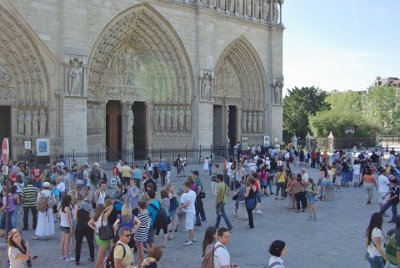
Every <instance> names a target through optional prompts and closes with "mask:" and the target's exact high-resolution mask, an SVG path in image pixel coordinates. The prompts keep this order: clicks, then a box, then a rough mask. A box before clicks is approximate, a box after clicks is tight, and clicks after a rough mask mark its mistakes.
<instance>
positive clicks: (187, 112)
mask: <svg viewBox="0 0 400 268" xmlns="http://www.w3.org/2000/svg"><path fill="white" fill-rule="evenodd" d="M191 130H192V113H191V111H190V109H186V110H185V131H186V132H190V131H191Z"/></svg>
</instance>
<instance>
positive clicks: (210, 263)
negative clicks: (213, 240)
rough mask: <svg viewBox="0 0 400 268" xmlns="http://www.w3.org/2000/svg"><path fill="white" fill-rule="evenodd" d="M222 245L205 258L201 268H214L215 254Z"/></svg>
mask: <svg viewBox="0 0 400 268" xmlns="http://www.w3.org/2000/svg"><path fill="white" fill-rule="evenodd" d="M221 247H222V246H221V245H218V246H217V247H215V248H213V250H211V251H210V252H209V253H208V254H207V255H206V256H204V259H203V261H202V262H201V268H214V253H215V250H216V249H217V248H221Z"/></svg>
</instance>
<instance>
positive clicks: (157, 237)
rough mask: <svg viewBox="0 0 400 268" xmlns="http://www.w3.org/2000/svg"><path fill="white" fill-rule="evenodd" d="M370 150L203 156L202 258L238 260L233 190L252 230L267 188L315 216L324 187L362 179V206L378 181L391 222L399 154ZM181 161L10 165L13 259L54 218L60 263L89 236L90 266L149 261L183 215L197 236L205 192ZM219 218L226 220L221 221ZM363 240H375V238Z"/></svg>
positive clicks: (7, 216)
mask: <svg viewBox="0 0 400 268" xmlns="http://www.w3.org/2000/svg"><path fill="white" fill-rule="evenodd" d="M314 155H317V157H318V158H317V159H315V158H314ZM392 155H393V156H392ZM376 156H378V155H377V154H376V153H375V152H372V155H369V154H367V153H364V152H362V153H360V154H359V155H358V156H357V157H356V158H355V159H354V161H352V159H353V158H354V156H353V155H351V156H349V155H348V154H346V153H345V152H341V151H336V152H334V153H333V154H332V155H331V156H329V155H328V153H327V152H323V153H321V152H320V151H319V150H314V151H311V152H308V151H307V150H305V149H301V150H296V148H289V149H288V150H285V151H282V150H278V149H275V148H270V149H269V150H265V149H264V148H262V149H261V150H259V148H255V149H254V150H253V149H252V150H250V151H249V152H246V153H236V154H235V158H232V159H229V160H227V159H225V160H224V161H223V162H222V164H221V166H220V164H219V163H215V162H213V158H212V156H211V155H210V156H207V157H205V159H204V164H203V176H210V178H211V195H210V196H209V197H208V198H215V213H216V215H217V217H216V222H215V224H214V225H212V226H211V227H209V228H207V230H206V233H205V236H204V240H203V257H204V259H203V264H204V263H207V256H209V254H211V253H212V260H211V262H212V263H213V265H214V267H225V266H226V267H229V266H228V265H231V267H237V265H236V264H234V263H233V262H232V263H231V261H230V256H229V252H228V250H227V248H226V245H227V244H228V243H229V240H230V231H231V230H232V229H233V228H234V226H233V224H232V222H231V220H230V217H229V213H228V212H227V211H226V204H227V203H228V202H230V201H229V200H228V193H230V192H231V193H233V197H232V199H233V202H234V204H235V210H234V212H233V214H234V215H236V214H238V213H239V210H240V209H242V208H243V207H244V209H245V211H246V214H247V218H248V227H249V228H250V229H253V228H255V227H256V223H255V219H254V214H259V215H262V214H263V211H262V200H263V198H262V197H263V196H265V197H267V196H272V197H274V199H275V200H277V201H279V200H286V199H289V200H292V201H291V202H292V203H291V208H293V210H294V211H295V212H297V213H301V212H306V211H307V210H308V213H309V216H310V219H313V220H317V214H316V209H315V206H314V204H315V202H316V201H317V200H318V199H319V200H321V201H322V200H325V199H326V198H328V193H329V191H330V189H331V188H336V191H341V188H342V187H349V186H354V187H360V186H362V185H363V187H364V188H365V190H366V192H367V193H368V200H367V204H370V203H371V200H372V198H373V189H374V188H378V189H379V200H380V203H381V205H380V211H379V215H386V214H385V211H386V210H387V209H389V208H391V209H392V213H393V217H392V219H391V221H392V222H396V219H397V209H396V206H397V202H398V196H399V187H398V186H397V181H396V183H395V180H396V170H395V169H394V167H395V166H396V164H397V162H399V161H398V158H397V157H396V156H395V153H393V154H392V153H391V156H390V157H389V160H388V161H387V162H383V161H382V159H381V158H380V157H379V156H378V157H376ZM307 159H309V160H310V159H311V161H308V160H307ZM313 159H314V160H313ZM186 164H187V161H186V158H184V157H181V156H180V155H179V156H178V157H177V158H176V160H175V161H174V162H173V163H172V165H171V164H170V163H168V162H167V161H164V160H163V159H160V161H159V162H158V163H153V162H152V161H151V159H148V161H147V162H146V164H145V166H144V167H142V168H140V167H139V166H138V165H135V166H134V167H133V168H132V167H130V166H129V165H128V163H126V162H122V161H118V162H116V163H115V164H114V167H113V169H112V174H111V178H107V173H106V172H105V171H104V169H102V167H101V166H100V165H99V164H98V163H93V164H90V163H86V164H84V165H82V166H79V165H78V164H77V163H76V162H75V161H72V162H71V165H70V167H67V165H66V163H65V161H64V160H63V159H62V158H60V160H59V161H56V162H54V163H52V164H48V165H47V166H46V167H45V168H44V169H40V168H39V167H38V166H34V167H32V168H31V167H30V165H29V163H28V162H25V163H23V164H22V165H20V163H19V162H17V161H15V162H13V163H11V164H10V185H9V187H6V186H5V185H3V186H2V201H3V202H2V206H1V209H0V212H3V217H2V220H1V225H0V229H1V230H2V231H1V232H0V236H6V235H8V241H9V242H8V244H9V254H8V255H9V261H10V264H11V267H29V266H31V265H32V261H34V260H36V259H37V258H38V257H37V256H31V255H30V251H29V244H28V243H27V242H25V241H24V240H23V239H22V234H23V232H24V231H26V230H28V229H29V227H31V228H32V229H33V230H35V236H34V237H33V239H38V240H48V239H52V238H53V237H54V236H55V235H56V230H57V229H56V226H57V225H59V229H60V232H59V233H58V234H57V235H60V258H61V259H62V260H64V261H65V262H75V263H76V264H77V265H79V264H80V263H81V260H82V256H81V249H82V242H83V238H86V241H87V246H88V248H89V256H87V257H88V261H89V262H93V266H95V267H96V268H100V267H103V266H104V265H105V264H107V263H109V264H110V265H112V266H110V267H135V266H133V265H138V266H139V267H156V265H157V262H158V261H159V260H160V259H161V256H162V254H163V248H166V247H167V246H168V241H169V240H172V239H174V238H175V237H176V230H177V226H178V222H179V218H180V217H181V218H183V219H184V221H181V224H184V226H180V227H182V229H185V230H186V231H187V233H188V234H187V235H188V237H187V239H186V240H185V241H183V242H182V245H183V246H190V245H193V244H194V243H196V242H197V238H196V234H195V226H201V225H202V223H204V221H206V213H205V209H204V201H203V200H204V199H205V198H206V193H205V189H204V186H203V181H202V179H201V175H200V173H199V172H198V171H197V170H194V171H192V172H191V173H192V174H191V175H190V176H187V177H186V176H185V175H186V170H185V168H186ZM293 165H299V166H300V168H301V172H300V173H299V174H295V173H294V172H292V169H293ZM172 166H174V167H175V168H176V174H177V178H180V177H186V179H185V180H184V182H183V184H182V185H181V186H182V190H178V191H176V190H175V189H174V186H173V184H171V181H170V180H171V179H170V178H171V169H172ZM220 167H221V169H220ZM309 168H318V169H319V177H315V178H311V177H309V175H308V174H307V169H309ZM375 172H379V176H378V179H375ZM387 174H388V176H386V175H387ZM385 178H386V179H385ZM111 182H112V183H111ZM273 185H275V187H273ZM110 186H113V188H112V189H110ZM273 189H274V191H275V192H274V191H273ZM396 196H397V198H396ZM20 207H21V210H22V211H23V221H22V222H23V226H22V228H21V229H19V228H18V227H19V226H18V223H19V220H18V214H19V213H18V211H19V210H20ZM6 212H7V213H6ZM29 214H31V221H30V219H29ZM221 219H224V222H225V224H226V227H220V224H221ZM30 223H31V224H30ZM161 230H162V231H163V234H162V235H161V234H160V232H161ZM375 233H376V231H375ZM375 233H372V231H371V234H370V237H371V236H372V235H373V236H377V235H376V234H375ZM369 241H374V242H375V240H374V239H373V238H370V239H369ZM95 244H96V246H97V247H95ZM370 244H371V242H370V243H369V244H368V245H369V246H370ZM211 245H212V247H211ZM286 250H287V246H286V244H285V243H284V242H283V241H279V240H278V241H275V242H273V243H272V244H271V246H270V249H269V253H270V254H271V258H270V261H269V264H268V265H269V266H270V267H272V266H273V267H276V268H280V267H284V265H283V260H282V259H281V257H283V256H284V255H285V254H286ZM146 254H147V256H146ZM72 256H74V257H72ZM371 256H372V257H371V258H374V256H375V255H373V254H372V255H371ZM380 256H383V255H382V254H381V255H380ZM208 262H210V260H208ZM14 264H15V266H13V265H14ZM18 265H19V266H18ZM271 265H272V266H271ZM204 267H207V266H204Z"/></svg>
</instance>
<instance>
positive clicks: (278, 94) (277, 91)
mask: <svg viewBox="0 0 400 268" xmlns="http://www.w3.org/2000/svg"><path fill="white" fill-rule="evenodd" d="M273 87H274V103H275V104H281V103H282V88H283V80H278V81H276V82H275V84H274V85H273Z"/></svg>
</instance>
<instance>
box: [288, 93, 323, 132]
mask: <svg viewBox="0 0 400 268" xmlns="http://www.w3.org/2000/svg"><path fill="white" fill-rule="evenodd" d="M325 98H326V93H325V92H323V91H321V90H320V89H318V88H316V87H302V88H297V87H294V88H292V89H289V90H288V95H287V96H286V97H285V98H284V99H283V132H284V136H286V137H287V136H291V135H293V133H296V135H297V136H300V137H302V138H303V137H305V136H306V135H307V131H309V130H310V129H309V122H308V117H309V116H310V115H315V114H316V113H317V112H318V111H323V110H326V109H329V104H328V103H327V102H326V101H325Z"/></svg>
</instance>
